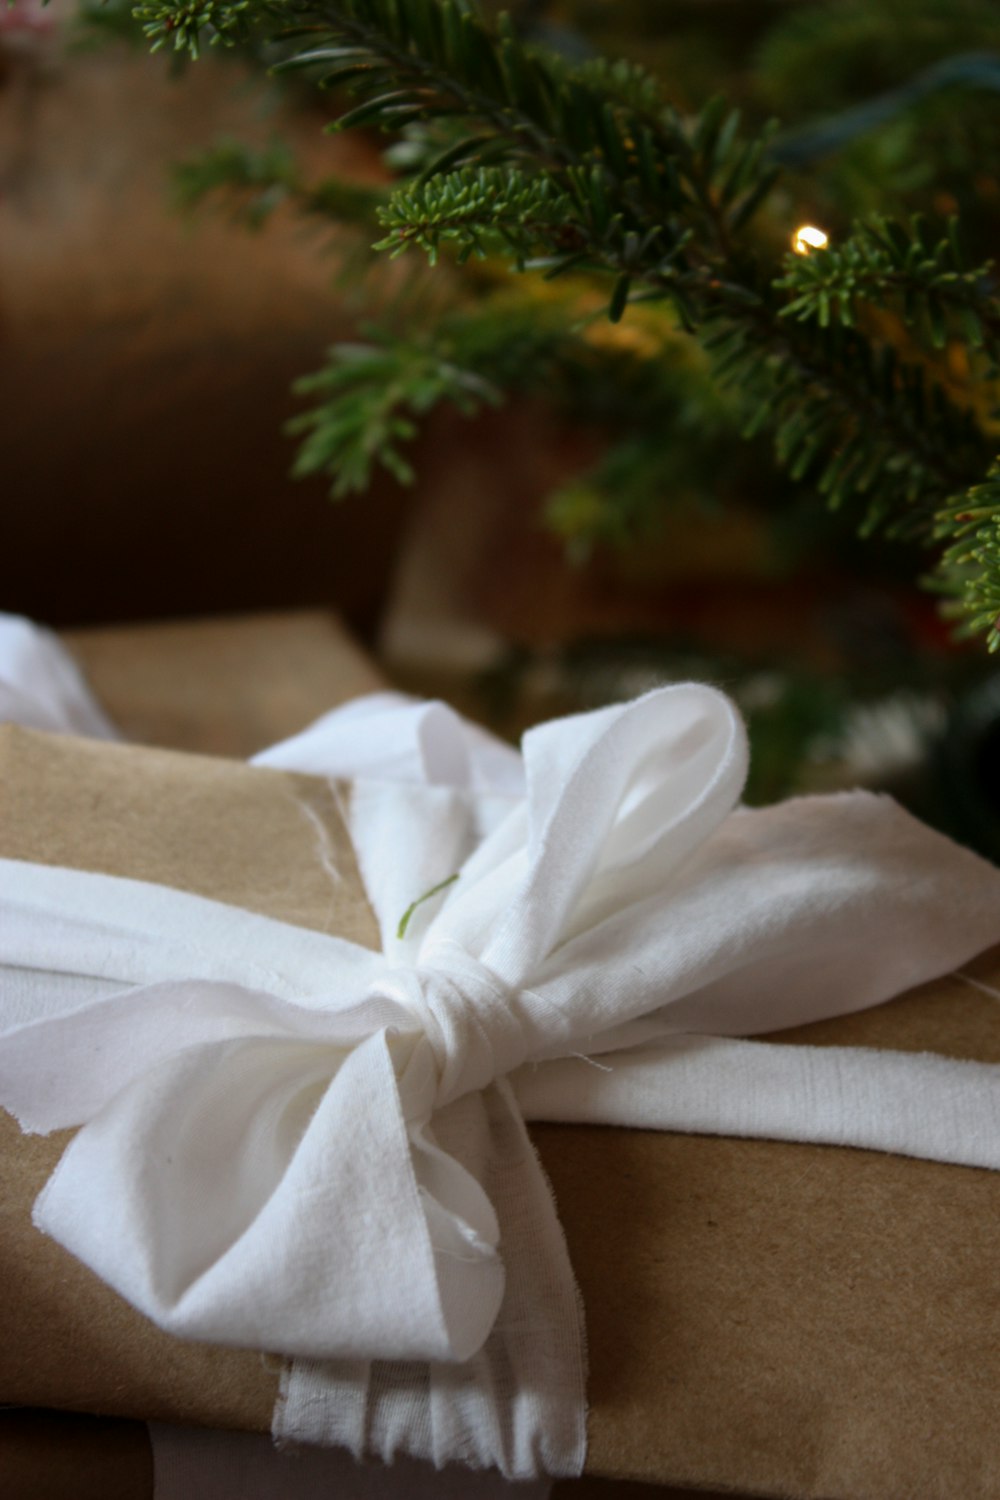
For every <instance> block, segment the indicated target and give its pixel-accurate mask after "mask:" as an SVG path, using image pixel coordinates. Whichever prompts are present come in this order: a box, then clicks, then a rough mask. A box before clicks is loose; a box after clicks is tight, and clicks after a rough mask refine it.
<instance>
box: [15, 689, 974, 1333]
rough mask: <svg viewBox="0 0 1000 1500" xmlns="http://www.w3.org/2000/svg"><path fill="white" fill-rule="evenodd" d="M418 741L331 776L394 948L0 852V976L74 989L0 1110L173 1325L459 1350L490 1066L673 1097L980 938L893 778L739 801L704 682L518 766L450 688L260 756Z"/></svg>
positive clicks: (724, 711) (77, 1224) (492, 1114)
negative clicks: (3, 926) (739, 804)
mask: <svg viewBox="0 0 1000 1500" xmlns="http://www.w3.org/2000/svg"><path fill="white" fill-rule="evenodd" d="M435 714H436V715H437V717H436V718H434V717H433V716H434V715H435ZM365 720H367V724H366V725H365V724H364V723H363V721H365ZM431 720H433V722H431ZM380 721H381V722H380ZM411 742H412V744H411V748H412V749H414V750H415V751H417V752H419V753H418V754H417V757H416V758H417V761H418V762H419V770H418V772H417V774H418V776H419V778H420V781H421V783H422V784H413V783H410V784H407V783H401V782H395V783H390V782H386V781H382V780H377V779H368V780H366V779H364V777H363V776H362V777H361V779H358V780H356V781H355V783H354V785H353V788H352V790H351V793H350V808H349V818H350V826H351V831H352V836H353V839H354V842H355V846H356V849H357V853H358V858H359V863H360V867H361V870H362V874H363V877H364V880H365V884H366V888H367V890H368V892H369V896H370V899H371V901H372V904H373V907H374V909H375V912H376V915H377V917H378V919H379V924H380V928H381V933H382V942H383V951H382V953H374V952H371V951H369V950H367V949H364V948H360V947H358V946H356V945H354V944H351V943H348V942H346V941H344V940H342V939H338V938H336V937H332V936H328V935H325V934H321V933H314V932H307V931H304V930H302V929H298V928H293V927H289V926H285V925H283V924H281V923H276V922H272V921H269V920H267V919H265V918H262V917H257V916H253V915H250V914H248V913H245V912H240V911H236V910H235V909H232V908H228V907H225V906H222V905H219V904H216V903H212V902H208V901H205V900H202V899H201V898H196V897H192V896H188V895H184V894H183V893H180V892H175V891H169V890H166V889H163V888H160V887H155V886H143V885H141V884H140V883H138V882H133V881H120V880H115V879H113V878H111V877H104V876H99V875H81V874H79V873H78V872H70V871H60V870H47V869H46V870H42V869H40V868H39V867H36V866H30V865H18V864H17V863H16V862H3V863H0V900H2V901H3V903H4V905H5V906H6V908H7V911H8V913H13V915H14V921H13V922H12V923H11V924H9V931H10V932H11V934H12V936H11V938H10V940H8V939H7V938H6V937H5V940H4V948H5V953H4V960H5V963H6V964H7V965H8V966H10V967H11V968H12V969H14V968H17V969H19V970H20V971H22V972H23V971H32V970H35V971H41V970H46V971H54V972H55V973H56V974H57V975H59V974H61V975H62V976H63V977H64V978H65V977H68V976H79V975H90V976H94V983H93V993H92V994H91V995H90V996H88V997H87V998H85V999H84V1000H82V1002H81V1001H80V998H79V995H77V996H76V999H75V1002H74V1005H75V1008H72V1009H67V1008H66V1006H65V1002H64V1000H60V999H59V998H58V996H56V998H54V999H53V1000H52V1002H51V1004H50V1005H49V1011H50V1013H49V1014H48V1015H46V1016H45V1017H43V1018H41V1019H34V1020H25V1021H23V1022H22V1023H21V1024H18V1025H15V1026H13V1027H11V1029H9V1030H7V1031H6V1032H5V1033H4V1034H3V1035H2V1036H0V1102H3V1103H4V1104H5V1105H6V1106H7V1107H8V1108H10V1109H11V1110H12V1111H13V1112H14V1113H15V1114H16V1115H17V1116H18V1118H19V1119H20V1120H21V1122H22V1125H23V1126H24V1127H25V1128H27V1129H30V1130H43V1131H47V1130H52V1129H56V1128H59V1127H62V1126H68V1125H80V1124H82V1125H83V1127H84V1128H83V1129H82V1130H81V1131H80V1132H79V1133H78V1135H77V1136H76V1137H75V1139H74V1140H73V1141H72V1142H71V1144H70V1146H69V1147H68V1148H67V1151H66V1153H65V1155H64V1157H63V1159H62V1161H61V1163H60V1165H59V1168H58V1169H57V1171H56V1172H55V1173H54V1174H53V1177H52V1178H51V1179H50V1181H49V1183H48V1185H47V1186H46V1188H45V1190H44V1192H43V1194H42V1196H41V1197H40V1199H39V1201H38V1204H37V1206H36V1222H37V1223H38V1224H39V1226H40V1227H41V1228H42V1229H44V1230H45V1231H46V1232H48V1233H49V1234H51V1235H53V1236H54V1237H55V1238H56V1239H58V1240H60V1241H61V1242H62V1243H63V1244H64V1245H66V1246H67V1247H68V1248H69V1249H71V1250H72V1251H73V1253H74V1254H76V1255H78V1256H79V1257H80V1258H81V1259H82V1260H84V1261H85V1262H86V1263H87V1264H88V1265H90V1266H91V1267H92V1268H93V1269H94V1270H95V1271H96V1272H97V1273H98V1274H99V1275H101V1276H102V1277H104V1278H105V1279H106V1280H107V1281H108V1282H110V1284H111V1285H112V1286H114V1287H116V1288H117V1289H118V1291H119V1292H121V1293H122V1294H123V1295H124V1296H126V1297H127V1298H128V1299H129V1300H130V1301H132V1302H133V1303H134V1304H135V1305H136V1306H138V1307H139V1308H140V1309H141V1310H142V1311H144V1312H145V1313H147V1314H148V1315H149V1316H150V1317H152V1318H153V1319H154V1320H155V1321H157V1322H158V1323H159V1324H160V1325H161V1326H163V1327H165V1328H167V1329H168V1330H170V1331H172V1332H174V1333H177V1334H181V1335H184V1336H187V1337H193V1338H200V1339H208V1340H212V1341H215V1342H222V1343H239V1344H245V1345H249V1346H251V1347H258V1348H261V1347H262V1348H269V1349H273V1350H278V1351H280V1352H283V1353H286V1354H292V1355H304V1356H313V1357H330V1356H338V1357H340V1356H344V1357H356V1358H365V1359H370V1358H384V1359H418V1360H431V1361H442V1360H443V1361H462V1360H465V1359H467V1358H469V1356H470V1355H472V1354H473V1353H474V1352H475V1351H476V1350H477V1349H479V1348H480V1346H481V1345H482V1344H483V1341H484V1340H485V1339H486V1337H487V1335H488V1333H489V1331H490V1328H491V1327H492V1325H493V1322H494V1320H495V1318H496V1315H497V1311H498V1308H499V1306H500V1302H501V1298H502V1296H503V1285H504V1273H503V1265H502V1261H501V1257H500V1246H499V1245H498V1226H497V1218H496V1215H495V1214H494V1211H493V1207H492V1206H491V1202H490V1199H489V1197H488V1196H487V1193H486V1192H485V1191H484V1188H483V1186H482V1183H481V1181H480V1180H479V1176H480V1174H479V1173H478V1172H477V1171H476V1170H475V1169H474V1168H473V1167H472V1165H471V1163H472V1162H473V1161H474V1160H479V1161H484V1160H488V1159H489V1158H490V1150H491V1144H490V1143H491V1141H495V1139H496V1138H497V1132H498V1130H501V1131H502V1127H504V1126H507V1127H509V1129H510V1130H512V1131H514V1133H515V1134H516V1132H518V1131H520V1132H521V1133H522V1135H523V1126H522V1123H521V1113H520V1109H519V1106H518V1102H517V1099H516V1097H515V1094H514V1092H513V1091H512V1088H511V1086H510V1083H509V1082H508V1080H507V1075H508V1074H510V1073H512V1071H513V1070H515V1069H520V1071H519V1072H518V1073H517V1074H516V1076H515V1084H516V1086H517V1088H518V1091H519V1092H522V1093H525V1094H527V1093H531V1092H532V1090H534V1092H535V1094H536V1096H537V1094H538V1092H539V1086H538V1080H539V1079H543V1080H544V1077H545V1076H546V1070H547V1069H549V1068H553V1069H556V1070H558V1069H560V1068H562V1069H565V1068H566V1067H567V1066H573V1067H578V1068H579V1069H580V1070H581V1074H582V1075H588V1076H592V1072H593V1070H591V1069H590V1068H588V1065H587V1062H586V1060H585V1059H586V1056H588V1055H592V1054H602V1055H604V1054H609V1053H612V1052H617V1053H618V1054H619V1056H620V1057H621V1058H622V1059H623V1062H624V1060H626V1059H631V1060H632V1062H635V1060H636V1058H639V1059H640V1061H642V1060H643V1059H644V1060H645V1061H646V1062H648V1060H649V1058H650V1057H651V1056H653V1057H654V1058H655V1059H656V1060H657V1062H658V1063H659V1064H660V1066H659V1071H658V1073H657V1079H658V1086H659V1087H661V1088H662V1089H663V1091H664V1092H665V1093H666V1094H669V1092H670V1087H671V1072H670V1068H671V1066H674V1068H675V1070H676V1068H677V1066H678V1059H679V1063H680V1069H681V1071H680V1072H679V1073H677V1074H676V1076H677V1077H678V1079H679V1081H680V1082H681V1084H683V1079H684V1068H685V1066H686V1064H687V1062H689V1061H690V1050H691V1042H692V1036H691V1033H702V1034H705V1033H714V1034H716V1035H719V1036H729V1035H736V1036H740V1035H743V1036H745V1035H751V1034H753V1033H755V1032H760V1031H765V1030H771V1029H774V1028H775V1027H779V1026H782V1025H789V1024H798V1023H801V1022H803V1021H808V1020H814V1019H818V1018H820V1017H822V1016H827V1015H834V1014H838V1013H843V1012H846V1011H849V1010H855V1009H860V1008H862V1007H865V1006H868V1005H872V1004H875V1003H878V1002H879V1001H880V1000H882V999H885V998H887V997H888V996H891V995H893V994H895V993H898V992H899V991H900V990H901V989H903V988H905V987H907V986H908V985H910V984H912V983H915V982H917V981H919V980H921V979H925V978H928V977H931V975H932V974H934V973H940V972H944V971H945V970H947V969H950V968H952V967H954V966H955V965H956V964H957V963H960V962H962V961H964V959H966V958H967V957H969V956H970V955H972V954H973V953H976V952H978V951H979V950H980V949H982V948H983V947H984V946H986V945H987V943H988V942H989V941H991V940H994V939H996V938H997V937H998V936H1000V873H998V872H996V871H994V870H992V869H991V868H990V867H988V866H986V865H985V864H984V862H983V861H981V860H979V859H977V858H976V857H975V856H973V855H971V854H969V853H968V852H967V851H964V850H961V849H958V848H957V847H956V846H954V845H953V844H951V843H950V842H949V841H948V840H946V839H943V838H941V837H940V836H938V835H935V834H932V833H930V832H929V831H927V830H923V829H921V828H920V827H919V825H917V824H916V823H914V821H913V820H912V819H910V818H908V817H907V815H906V814H904V813H902V812H901V811H900V810H899V809H898V808H896V807H895V806H894V805H893V804H891V803H889V802H888V801H886V800H884V799H879V798H871V797H866V796H860V797H851V798H843V799H828V798H823V799H810V800H806V801H803V802H800V803H797V804H790V805H786V806H785V807H784V808H783V809H769V810H765V812H763V813H759V814H758V813H748V812H743V811H737V812H735V813H734V812H733V808H734V806H735V804H736V801H737V799H738V797H739V794H740V790H741V787H742V784H743V780H744V776H745V771H746V744H745V737H744V732H743V728H742V725H741V723H740V720H739V718H738V715H737V714H736V711H735V710H734V708H733V706H732V705H731V704H730V703H729V701H728V700H727V699H726V698H725V697H724V696H723V695H722V694H720V693H718V692H716V691H715V690H713V689H711V688H707V687H701V686H696V685H682V686H673V687H667V688H662V689H658V690H656V691H655V692H652V693H650V694H648V695H646V696H645V697H643V698H640V699H638V700H637V701H635V702H633V703H630V704H626V705H624V706H618V707H613V708H609V709H604V710H601V711H598V712H596V713H591V714H585V715H579V716H576V717H574V718H569V719H564V720H560V721H555V722H552V723H549V724H547V725H543V726H542V727H540V728H538V729H535V730H533V731H531V732H530V733H529V734H528V735H527V736H526V738H525V741H524V754H523V770H522V767H521V764H520V762H519V761H518V760H517V758H516V757H515V756H514V755H513V752H509V751H504V750H502V749H500V748H499V747H496V746H495V744H493V743H492V742H491V743H490V744H489V745H488V746H487V745H486V743H485V741H483V739H482V737H481V736H480V737H479V738H477V736H476V733H475V732H474V731H470V730H469V729H468V727H467V726H463V725H461V723H460V721H457V720H456V719H454V716H451V715H449V714H447V712H446V711H443V710H428V709H426V708H414V707H412V706H404V705H401V704H400V703H399V702H397V701H390V700H386V699H376V700H368V701H367V702H366V703H364V704H361V705H359V706H358V707H356V708H354V709H353V710H352V709H348V710H346V711H343V712H341V713H339V714H337V715H335V716H332V717H331V719H329V720H328V721H326V722H325V724H323V725H322V726H321V727H320V728H319V729H318V730H317V731H314V732H313V737H312V739H310V738H309V736H306V737H305V739H303V740H300V741H297V742H291V744H290V746H286V747H284V748H283V749H282V748H281V747H279V749H278V750H276V751H275V752H272V753H270V754H269V755H267V756H264V757H261V758H260V761H261V763H264V764H272V765H280V764H288V763H294V764H296V765H298V766H299V767H300V768H301V767H302V765H303V763H304V762H308V760H309V757H310V756H313V758H314V760H315V761H316V764H314V765H313V766H311V767H309V766H308V765H307V768H311V769H319V768H320V765H319V762H322V769H323V770H324V772H325V774H327V775H336V774H338V773H340V772H341V771H348V770H353V772H354V774H355V775H357V774H358V773H359V772H364V771H365V769H367V770H368V771H369V773H370V772H372V771H376V772H377V771H379V769H380V768H381V767H382V765H383V763H384V761H385V759H386V758H389V759H390V760H400V759H401V760H403V761H405V762H406V764H407V766H408V767H409V768H410V770H411V773H412V766H413V763H414V758H413V756H411V755H408V754H407V753H405V747H406V745H407V744H408V743H411ZM362 745H364V746H367V750H366V751H364V753H362V750H361V746H362ZM401 747H402V748H401ZM442 766H444V767H445V770H444V771H442V769H441V768H442ZM439 773H440V774H439ZM522 777H523V781H522ZM435 782H437V783H438V784H436V785H435V784H434V783H435ZM428 783H430V784H428ZM456 783H457V786H456ZM522 785H523V794H522V792H521V790H520V789H521V787H522ZM262 858H266V851H262ZM453 876H457V878H454V879H452V878H451V877H453ZM334 878H336V872H334ZM432 892H436V893H435V894H427V893H432ZM425 895H426V899H421V898H422V897H424V896H425ZM407 911H411V915H410V919H409V921H408V923H406V924H401V920H400V919H401V917H402V916H403V914H404V913H406V912H407ZM401 928H403V929H405V930H402V931H401ZM36 1010H37V1005H36ZM679 1040H680V1041H681V1042H682V1043H683V1044H684V1045H682V1046H681V1047H680V1048H677V1046H676V1044H677V1042H678V1041H679ZM696 1040H697V1038H696ZM700 1040H701V1041H702V1042H705V1044H706V1046H707V1047H708V1049H709V1053H711V1047H712V1042H711V1041H710V1040H706V1038H705V1036H704V1035H702V1037H701V1039H700ZM725 1045H727V1046H745V1047H754V1046H755V1045H759V1044H752V1043H733V1044H729V1043H727V1044H725ZM672 1047H673V1049H674V1050H673V1051H671V1048H672ZM650 1048H653V1049H654V1050H653V1052H652V1053H651V1052H650ZM656 1048H660V1049H662V1050H661V1051H659V1052H657V1051H656V1050H655V1049H656ZM774 1050H779V1049H772V1048H767V1047H762V1048H761V1051H762V1053H769V1052H772V1051H774ZM780 1050H783V1051H786V1052H799V1053H803V1054H804V1053H806V1052H808V1051H809V1050H811V1049H805V1048H786V1049H780ZM841 1050H843V1049H841ZM560 1059H563V1060H566V1059H569V1060H571V1061H570V1062H566V1061H563V1062H560V1061H559V1060H560ZM612 1062H613V1063H614V1062H615V1059H612ZM522 1065H524V1066H522ZM958 1066H968V1067H974V1066H975V1065H972V1064H969V1065H958ZM989 1071H990V1073H991V1077H990V1080H989V1090H992V1092H991V1093H990V1099H991V1100H992V1101H993V1103H992V1104H991V1106H990V1107H992V1108H994V1109H995V1100H996V1089H995V1084H994V1082H993V1079H992V1070H989ZM558 1076H559V1078H560V1080H563V1081H564V1074H561V1073H560V1074H559V1075H558ZM628 1076H629V1074H628V1070H627V1068H625V1067H624V1066H623V1068H622V1069H621V1070H619V1072H618V1079H617V1080H614V1079H613V1080H612V1081H613V1082H615V1081H617V1082H618V1083H619V1085H620V1082H621V1080H622V1079H623V1078H624V1079H625V1081H626V1084H627V1079H628ZM646 1083H647V1085H648V1078H647V1079H646ZM808 1091H809V1092H810V1094H811V1095H812V1096H813V1098H815V1097H820V1096H821V1092H822V1091H821V1090H820V1091H819V1093H817V1085H816V1084H815V1081H814V1079H812V1078H810V1080H809V1083H808ZM541 1092H542V1093H544V1087H543V1088H542V1089H541ZM590 1097H591V1098H593V1094H591V1096H590ZM799 1102H800V1104H801V1100H800V1101H799ZM806 1102H807V1103H809V1102H810V1101H809V1100H807V1101H806ZM800 1112H801V1111H800ZM536 1113H541V1114H544V1108H542V1109H541V1110H536ZM793 1113H794V1111H793ZM694 1128H709V1129H711V1128H720V1127H718V1126H714V1127H713V1125H712V1124H711V1123H709V1124H707V1125H706V1124H704V1123H703V1124H700V1125H698V1126H695V1127H694ZM761 1133H766V1132H761ZM801 1134H802V1136H803V1137H804V1138H811V1137H810V1132H809V1127H808V1122H804V1123H803V1125H802V1128H801ZM862 1134H863V1132H862ZM456 1142H463V1143H465V1144H463V1146H462V1148H461V1149H460V1148H459V1147H458V1146H456V1144H455V1143H456ZM477 1142H478V1145H477V1144H476V1143H477ZM469 1143H471V1144H469ZM864 1143H866V1144H867V1143H868V1142H867V1141H865V1142H864ZM876 1143H877V1142H876ZM466 1146H467V1148H468V1149H467V1150H466ZM903 1149H906V1148H905V1147H904V1148H903ZM989 1150H990V1151H991V1152H992V1153H993V1154H994V1155H996V1154H997V1150H998V1147H997V1141H996V1139H995V1138H994V1139H993V1140H992V1141H991V1142H990V1143H989ZM477 1151H478V1156H477ZM931 1154H933V1152H932V1153H931ZM460 1158H462V1159H460ZM534 1170H535V1171H536V1173H537V1172H538V1171H539V1169H538V1168H537V1166H536V1167H535V1168H534Z"/></svg>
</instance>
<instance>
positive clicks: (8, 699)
mask: <svg viewBox="0 0 1000 1500" xmlns="http://www.w3.org/2000/svg"><path fill="white" fill-rule="evenodd" d="M0 724H21V725H22V726H23V727H24V728H25V729H49V730H54V731H56V732H57V733H61V734H83V735H89V736H90V737H92V738H93V739H99V740H113V739H117V738H118V735H117V733H116V731H115V729H114V727H113V726H112V724H111V723H110V721H109V720H108V719H107V717H106V716H105V715H104V713H102V711H101V709H100V707H99V706H98V704H97V703H96V702H95V701H94V697H93V694H92V693H91V692H90V689H89V688H88V687H87V684H86V683H85V682H84V680H83V677H82V675H81V673H80V670H79V668H78V667H77V665H76V663H75V662H74V661H73V658H72V657H71V656H70V655H69V653H68V652H67V651H65V650H64V649H63V647H62V646H61V645H60V644H59V641H58V640H57V639H56V637H55V636H54V635H53V634H52V633H51V631H48V630H43V629H42V628H41V627H40V626H38V625H35V624H33V622H32V621H31V620H26V619H24V618H23V617H22V616H20V615H3V614H0Z"/></svg>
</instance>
